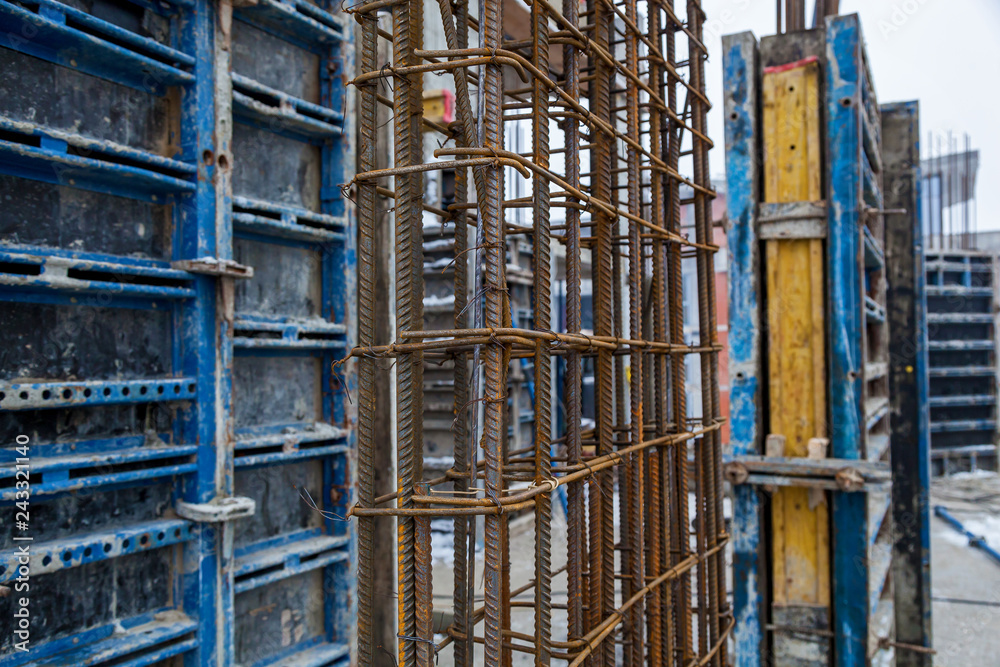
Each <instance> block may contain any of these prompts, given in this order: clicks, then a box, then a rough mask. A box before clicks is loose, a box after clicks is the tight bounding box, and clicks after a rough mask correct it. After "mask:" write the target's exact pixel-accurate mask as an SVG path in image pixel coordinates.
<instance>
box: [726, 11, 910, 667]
mask: <svg viewBox="0 0 1000 667" xmlns="http://www.w3.org/2000/svg"><path fill="white" fill-rule="evenodd" d="M723 51H724V53H723V59H724V60H723V62H724V70H725V90H726V99H725V103H726V108H725V116H726V171H727V179H728V193H727V194H728V217H729V220H730V221H731V229H730V233H729V248H730V330H731V335H730V375H731V394H730V396H731V415H732V433H733V435H732V446H731V450H730V452H729V454H728V463H727V466H726V473H727V477H728V478H729V479H730V481H731V482H733V483H734V484H735V489H734V494H735V503H734V526H735V527H734V531H733V532H734V568H735V576H734V582H735V590H734V614H735V616H736V630H735V638H736V647H737V648H736V660H737V664H739V665H747V666H750V665H761V664H778V665H868V664H872V663H873V662H877V661H879V660H881V659H883V658H884V657H885V656H887V655H890V654H891V649H888V650H887V648H886V646H887V644H886V642H887V641H888V640H889V639H890V638H891V636H892V623H891V619H892V586H891V577H890V576H889V569H890V568H889V566H890V563H891V561H892V545H891V533H892V530H891V515H890V514H889V512H888V510H889V505H890V503H889V499H890V497H889V491H890V484H889V479H890V470H889V462H888V459H889V447H888V445H889V423H888V412H889V400H888V361H889V355H888V333H887V327H886V279H885V256H884V251H883V246H884V244H883V241H884V227H883V224H882V218H881V212H882V209H883V202H882V197H881V171H882V166H881V137H880V133H881V125H880V120H879V108H878V105H877V101H876V98H875V93H874V89H873V88H872V84H871V76H870V74H869V72H868V66H867V60H866V57H865V55H864V49H863V41H862V36H861V27H860V23H859V21H858V17H857V16H856V15H850V16H837V17H829V18H827V19H826V21H825V24H824V25H823V27H821V28H818V29H814V30H808V31H800V32H796V33H789V34H786V35H776V36H773V37H768V38H764V39H763V40H761V42H760V43H759V45H758V42H757V40H756V38H754V36H753V35H752V34H750V33H743V34H739V35H732V36H728V37H726V38H724V42H723ZM821 165H825V167H824V166H821ZM765 322H766V324H767V326H766V327H764V326H762V324H763V323H765ZM852 479H853V480H854V481H853V482H851V481H850V480H852ZM827 516H828V517H829V518H828V519H827V518H826V517H827ZM884 619H888V622H885V620H884Z"/></svg>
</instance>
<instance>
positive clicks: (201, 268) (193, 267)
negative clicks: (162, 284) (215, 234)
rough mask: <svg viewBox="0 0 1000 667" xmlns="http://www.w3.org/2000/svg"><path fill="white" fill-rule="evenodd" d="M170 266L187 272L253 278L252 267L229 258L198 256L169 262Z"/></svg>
mask: <svg viewBox="0 0 1000 667" xmlns="http://www.w3.org/2000/svg"><path fill="white" fill-rule="evenodd" d="M170 267H171V268H174V269H178V270H180V271H187V272H188V273H200V274H202V275H206V276H224V277H227V278H253V267H252V266H244V265H243V264H239V263H237V262H234V261H233V260H231V259H216V258H215V257H199V258H197V259H181V260H177V261H176V262H171V263H170Z"/></svg>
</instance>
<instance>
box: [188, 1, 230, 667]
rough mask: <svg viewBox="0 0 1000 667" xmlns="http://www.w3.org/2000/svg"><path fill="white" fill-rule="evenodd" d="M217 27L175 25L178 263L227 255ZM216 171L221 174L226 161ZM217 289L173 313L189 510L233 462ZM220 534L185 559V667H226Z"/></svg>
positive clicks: (196, 19)
mask: <svg viewBox="0 0 1000 667" xmlns="http://www.w3.org/2000/svg"><path fill="white" fill-rule="evenodd" d="M217 18H218V14H217V12H216V3H214V2H211V1H210V0H197V2H196V3H195V4H194V6H193V7H191V8H190V9H188V10H187V11H185V12H184V14H183V17H182V19H181V41H182V43H183V46H184V51H185V52H186V53H190V54H192V55H193V56H194V58H195V64H194V68H193V73H194V76H195V80H194V82H193V83H192V84H191V86H190V87H189V88H187V89H185V90H184V91H183V93H182V96H183V97H182V109H181V150H182V159H184V160H189V161H191V162H196V163H197V165H198V176H197V189H196V191H195V192H194V193H193V194H191V195H187V196H184V197H183V198H181V199H180V202H179V204H178V206H177V209H178V210H177V213H176V216H177V217H176V229H177V230H178V231H177V234H178V238H177V240H178V241H179V242H178V243H175V251H174V258H175V259H194V258H197V257H217V256H218V254H217V253H219V252H220V250H221V249H223V248H227V247H231V244H230V242H229V240H230V234H229V233H228V232H227V231H226V225H225V218H221V221H222V223H223V224H219V222H220V219H217V216H227V215H228V212H227V211H226V210H225V209H223V210H222V211H219V210H218V206H219V201H218V194H217V191H216V181H217V177H218V171H219V170H220V168H221V167H220V161H219V160H218V159H217V156H218V155H220V154H221V153H220V151H219V150H218V147H217V146H216V145H215V139H216V137H215V132H216V109H215V102H216V22H217ZM222 163H223V165H222V166H228V165H229V160H228V158H226V159H225V160H222ZM220 230H221V231H222V233H221V234H220ZM218 282H219V279H217V278H214V277H210V276H205V275H199V276H197V278H196V280H195V290H196V296H195V298H194V299H193V300H191V301H189V302H187V303H185V304H184V305H183V306H181V307H180V310H181V312H180V318H179V322H180V324H179V329H178V331H176V332H175V345H178V346H179V347H180V357H181V361H182V368H183V369H184V374H185V375H187V376H191V377H195V378H196V379H197V398H196V403H197V405H196V407H195V408H194V409H193V410H191V411H190V412H191V417H190V418H189V420H188V421H187V423H185V424H184V426H183V428H184V430H185V431H186V432H185V434H184V435H185V436H186V438H189V440H188V441H190V442H194V443H196V444H197V446H198V453H197V462H198V468H197V472H196V474H195V475H194V479H193V480H192V481H191V483H190V484H188V485H186V487H185V489H184V490H183V498H184V500H186V501H188V502H194V503H207V502H210V501H211V500H212V499H213V498H215V497H216V496H219V495H222V496H226V495H229V494H230V492H231V489H232V462H231V460H230V459H231V456H230V455H228V454H227V453H226V452H227V450H228V448H227V447H225V446H220V445H222V444H223V443H224V438H225V434H226V427H225V423H226V422H225V420H226V418H227V414H226V412H227V410H226V406H227V405H228V401H229V399H228V397H229V395H230V393H231V392H230V388H231V378H230V373H229V368H231V364H229V363H227V357H228V359H230V360H231V345H227V344H226V339H227V337H228V335H229V334H228V331H227V330H224V329H223V328H222V327H221V326H220V324H219V320H218V319H217V313H216V297H217V288H218V285H217V283H218ZM227 350H228V351H229V353H228V355H227V354H226V351H227ZM220 408H221V410H220ZM220 425H221V426H222V428H221V429H220ZM220 454H221V456H220ZM222 533H223V524H208V523H203V524H201V526H200V531H199V536H198V538H197V539H196V540H195V541H194V542H193V543H192V545H191V547H190V548H188V549H186V550H185V554H184V582H183V607H184V610H185V612H186V613H188V615H190V616H191V617H193V618H196V619H197V620H198V635H199V646H198V649H197V650H196V651H192V652H189V653H188V654H186V655H185V665H188V666H190V667H194V666H196V665H197V666H204V665H229V664H231V662H232V656H231V652H232V643H233V642H232V623H231V622H230V620H231V615H232V614H231V610H232V581H231V579H232V577H231V575H228V576H227V574H226V568H225V564H224V563H223V562H222V555H223V539H222V537H223V535H222ZM227 609H228V610H229V612H230V613H229V617H230V618H228V619H227V617H226V610H227Z"/></svg>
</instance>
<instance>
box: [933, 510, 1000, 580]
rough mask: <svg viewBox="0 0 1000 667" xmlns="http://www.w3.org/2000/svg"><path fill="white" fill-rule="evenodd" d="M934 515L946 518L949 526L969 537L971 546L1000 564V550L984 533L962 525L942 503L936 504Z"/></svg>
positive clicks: (945, 520)
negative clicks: (981, 533) (974, 531)
mask: <svg viewBox="0 0 1000 667" xmlns="http://www.w3.org/2000/svg"><path fill="white" fill-rule="evenodd" d="M934 516H936V517H938V518H939V519H942V520H944V522H945V523H947V524H948V525H949V526H951V527H952V528H954V529H955V530H957V531H958V532H960V533H962V535H964V536H965V537H967V538H969V546H970V547H974V548H976V549H980V550H982V551H983V552H985V553H986V555H987V556H989V557H990V558H992V559H993V560H994V561H996V563H997V564H998V565H1000V552H998V551H997V550H996V549H994V548H993V547H991V546H990V544H989V542H987V541H986V538H985V537H983V536H982V535H976V534H975V533H973V532H972V531H970V530H969V529H968V528H966V527H965V526H963V525H962V522H961V521H959V520H958V519H956V518H955V517H954V516H952V514H951V512H949V511H948V509H947V508H946V507H944V506H942V505H935V506H934Z"/></svg>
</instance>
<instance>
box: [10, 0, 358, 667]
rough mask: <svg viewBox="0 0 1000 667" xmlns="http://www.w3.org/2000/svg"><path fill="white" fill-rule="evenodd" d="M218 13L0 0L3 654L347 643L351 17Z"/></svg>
mask: <svg viewBox="0 0 1000 667" xmlns="http://www.w3.org/2000/svg"><path fill="white" fill-rule="evenodd" d="M231 11H232V10H231V9H228V8H226V7H222V6H220V5H219V4H218V3H213V2H208V1H207V0H184V1H180V2H167V1H165V0H149V1H146V0H135V1H134V2H131V3H129V2H124V3H123V2H112V1H110V0H95V1H94V2H92V3H87V4H86V6H85V7H82V6H81V5H80V4H78V3H72V4H67V3H61V2H58V1H57V0H39V2H35V3H30V4H27V5H24V4H19V3H15V2H8V1H7V0H0V33H2V36H0V88H2V89H3V90H5V91H7V92H5V95H4V98H3V99H2V100H0V197H2V200H3V203H4V205H3V208H2V209H0V230H2V233H3V237H2V239H0V322H2V325H3V326H2V332H0V345H2V347H3V349H4V351H5V355H4V357H3V361H2V362H0V425H2V426H0V434H2V436H3V441H2V443H0V511H2V512H4V513H9V514H10V517H11V519H12V522H11V525H14V524H13V518H14V515H15V513H16V512H18V511H22V510H23V511H24V512H25V513H26V515H27V518H26V520H25V521H24V523H25V524H26V528H25V529H24V530H21V529H20V527H19V526H21V525H22V524H17V525H16V526H15V529H12V530H10V531H6V530H5V531H4V534H3V536H2V538H0V540H2V541H0V585H5V586H11V587H16V586H18V585H19V584H24V583H28V582H30V604H31V621H30V624H29V631H30V634H28V635H27V636H28V639H27V641H28V644H27V645H22V647H24V646H28V647H30V649H31V650H30V652H24V651H22V650H20V648H21V647H19V646H17V643H18V641H21V639H20V638H19V636H18V635H17V634H15V632H14V630H17V629H20V628H19V627H18V626H17V625H12V623H14V624H16V623H17V622H18V621H16V620H15V618H16V617H15V616H14V613H15V611H16V610H17V606H16V605H18V604H19V601H18V596H16V595H11V596H0V665H3V666H4V667H8V666H9V667H15V666H20V665H29V664H31V665H35V664H37V665H77V664H84V663H85V664H89V665H102V664H128V665H135V666H138V665H150V664H164V661H169V660H182V661H183V663H184V664H185V665H192V666H194V665H209V664H211V665H232V664H237V663H239V664H254V665H257V664H260V665H266V664H286V663H287V662H289V661H295V662H296V664H303V665H305V664H309V665H316V666H322V665H334V664H342V663H344V662H346V661H347V660H349V659H350V649H349V645H350V637H351V634H352V629H353V616H354V613H353V607H352V605H353V598H354V595H353V589H354V569H353V568H354V561H355V560H356V559H355V558H354V557H353V553H354V535H353V532H352V531H351V528H350V524H349V522H346V521H343V520H341V519H340V517H343V516H344V515H346V513H347V511H348V508H349V507H350V505H351V503H352V502H353V483H354V481H353V466H352V465H351V460H352V457H353V453H352V452H353V447H354V434H353V423H354V418H353V414H352V408H351V406H350V404H349V402H348V400H347V398H346V397H347V391H349V390H350V388H351V387H352V384H353V377H352V376H351V375H350V374H347V375H345V374H344V373H343V371H341V372H340V373H338V374H337V375H334V372H333V371H332V362H333V361H334V360H336V359H339V358H341V357H343V356H344V355H345V354H346V352H347V350H349V349H350V348H351V346H352V345H353V341H354V329H355V322H354V308H353V304H352V300H353V294H354V289H353V287H352V286H353V281H354V273H355V268H354V262H355V259H354V250H353V242H354V219H353V212H352V210H351V208H350V207H349V206H348V203H347V202H346V201H345V200H344V198H343V197H342V195H341V192H340V189H339V187H338V186H339V184H341V183H344V182H346V181H348V180H350V173H349V172H350V171H351V169H352V165H353V157H352V156H353V145H352V135H351V130H352V127H351V125H350V122H349V119H348V118H345V113H344V111H345V109H346V108H347V107H348V104H347V99H346V97H345V95H346V93H345V79H346V75H347V73H349V72H350V71H351V70H352V68H353V62H352V61H351V45H350V42H351V31H350V30H348V29H346V28H345V25H346V24H345V23H344V21H343V20H342V16H341V15H340V13H339V7H336V6H334V5H331V6H326V4H324V3H320V4H318V5H314V4H310V3H305V2H299V3H284V2H280V3H279V2H262V3H258V4H256V5H254V6H252V7H244V8H242V9H239V10H237V16H236V17H235V18H234V17H231V16H229V15H228V13H229V12H231ZM230 26H231V28H230ZM293 50H296V52H298V53H299V54H300V55H299V58H300V60H299V61H298V62H299V64H306V65H308V67H304V68H298V69H296V68H294V67H293V68H288V67H285V65H287V64H288V62H289V61H286V60H283V59H284V58H286V57H288V56H289V55H290V54H292V53H293ZM301 54H308V56H302V55H301ZM230 72H231V74H230ZM303 174H304V175H305V176H303ZM289 387H292V389H289ZM19 445H21V446H20V447H19ZM25 478H27V481H28V485H27V486H28V489H26V488H25V486H26V485H25V484H23V482H24V481H25ZM25 500H27V502H28V505H27V506H25V505H24V502H25ZM249 500H254V501H256V507H255V508H254V507H253V503H250V502H249ZM18 503H20V505H19V504H18ZM25 508H26V509H25ZM22 518H23V517H22ZM0 524H2V525H4V526H5V527H6V526H7V524H8V522H7V517H6V514H5V517H4V519H3V520H0ZM26 537H30V538H31V540H30V541H29V540H27V539H15V538H26ZM25 543H27V544H29V545H30V547H29V549H30V556H25V555H23V551H21V550H20V549H21V548H22V547H23V546H24V544H25ZM19 578H21V579H22V580H24V579H25V578H26V579H27V581H19ZM15 590H16V589H15ZM255 596H256V598H255ZM263 599H271V600H277V601H279V604H276V605H272V607H273V608H272V609H263V607H265V606H266V605H261V604H256V602H257V601H259V600H263Z"/></svg>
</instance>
